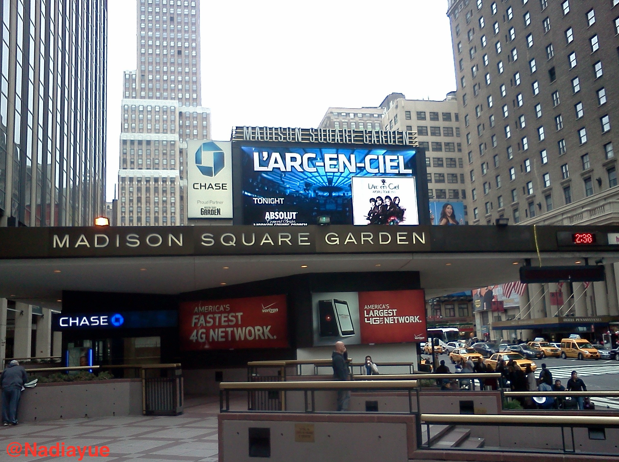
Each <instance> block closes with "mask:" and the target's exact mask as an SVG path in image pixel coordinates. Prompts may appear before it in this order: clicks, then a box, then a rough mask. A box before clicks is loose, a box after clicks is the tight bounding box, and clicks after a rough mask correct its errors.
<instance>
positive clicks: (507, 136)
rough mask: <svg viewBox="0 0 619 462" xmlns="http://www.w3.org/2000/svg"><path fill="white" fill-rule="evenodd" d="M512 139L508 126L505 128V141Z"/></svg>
mask: <svg viewBox="0 0 619 462" xmlns="http://www.w3.org/2000/svg"><path fill="white" fill-rule="evenodd" d="M511 137H512V131H511V128H509V125H506V126H505V139H509V138H511Z"/></svg>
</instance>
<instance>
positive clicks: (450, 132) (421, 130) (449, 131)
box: [417, 125, 460, 137]
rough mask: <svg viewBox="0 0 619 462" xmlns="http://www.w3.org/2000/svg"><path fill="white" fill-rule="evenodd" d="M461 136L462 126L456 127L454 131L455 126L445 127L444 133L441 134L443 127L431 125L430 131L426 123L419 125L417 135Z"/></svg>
mask: <svg viewBox="0 0 619 462" xmlns="http://www.w3.org/2000/svg"><path fill="white" fill-rule="evenodd" d="M428 133H429V134H430V136H448V137H451V136H454V133H455V136H460V128H459V127H456V129H455V132H454V127H443V134H442V135H441V127H430V131H429V132H428V127H427V126H424V125H417V135H418V136H428Z"/></svg>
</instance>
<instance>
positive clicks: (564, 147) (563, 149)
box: [557, 140, 567, 155]
mask: <svg viewBox="0 0 619 462" xmlns="http://www.w3.org/2000/svg"><path fill="white" fill-rule="evenodd" d="M557 145H558V146H559V155H563V154H565V153H566V152H567V144H565V140H559V142H558V143H557Z"/></svg>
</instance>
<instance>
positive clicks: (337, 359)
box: [331, 342, 350, 411]
mask: <svg viewBox="0 0 619 462" xmlns="http://www.w3.org/2000/svg"><path fill="white" fill-rule="evenodd" d="M331 359H333V378H334V379H335V380H342V381H345V380H348V375H349V371H348V353H346V346H345V345H344V342H335V351H334V352H333V354H332V355H331ZM349 401H350V390H338V391H337V410H338V411H347V410H348V402H349Z"/></svg>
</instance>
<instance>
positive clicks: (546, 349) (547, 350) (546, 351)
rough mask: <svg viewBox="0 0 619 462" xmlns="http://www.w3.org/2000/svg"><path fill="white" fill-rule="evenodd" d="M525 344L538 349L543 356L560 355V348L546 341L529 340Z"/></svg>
mask: <svg viewBox="0 0 619 462" xmlns="http://www.w3.org/2000/svg"><path fill="white" fill-rule="evenodd" d="M527 345H529V347H531V348H533V349H534V350H540V351H541V352H542V353H543V357H556V358H559V357H560V356H561V349H560V348H557V347H553V346H552V345H551V344H550V343H548V342H529V343H528V344H527Z"/></svg>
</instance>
